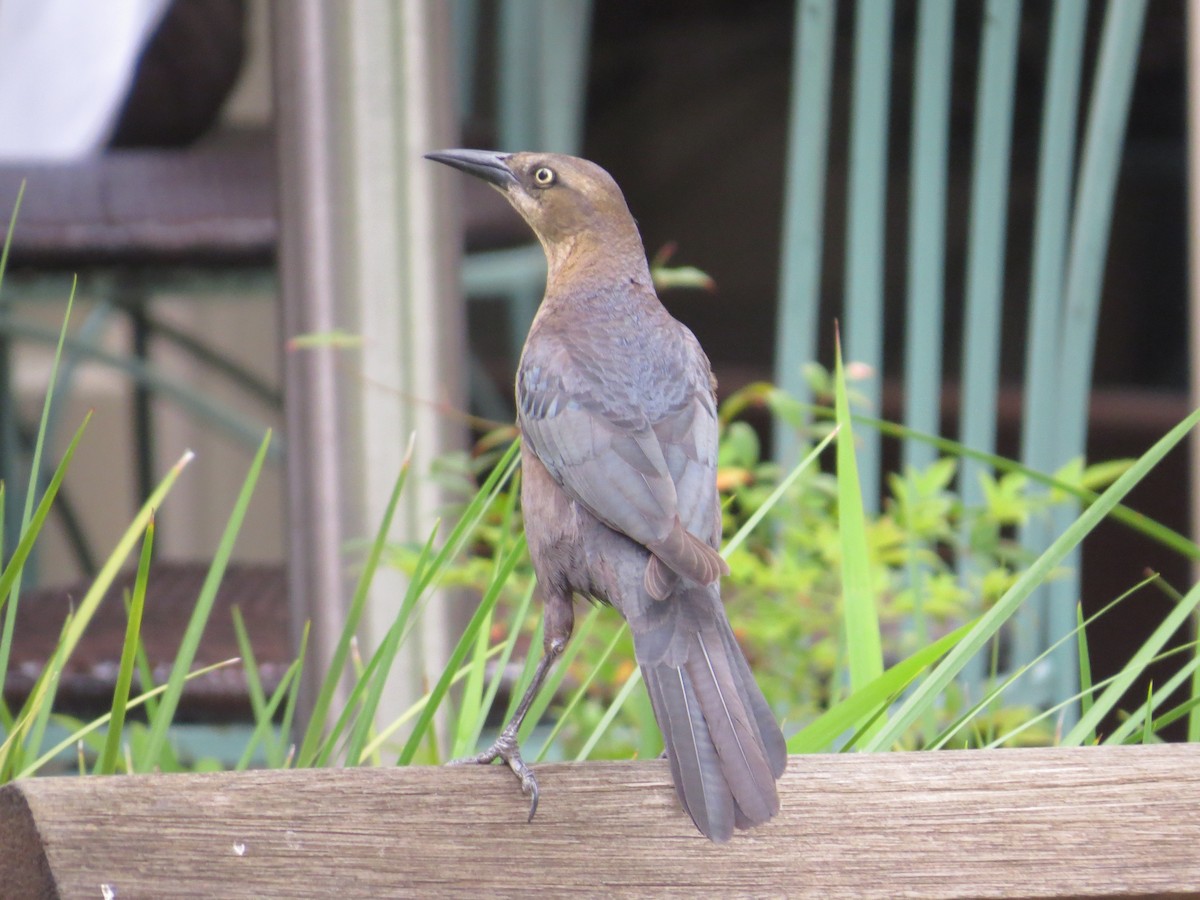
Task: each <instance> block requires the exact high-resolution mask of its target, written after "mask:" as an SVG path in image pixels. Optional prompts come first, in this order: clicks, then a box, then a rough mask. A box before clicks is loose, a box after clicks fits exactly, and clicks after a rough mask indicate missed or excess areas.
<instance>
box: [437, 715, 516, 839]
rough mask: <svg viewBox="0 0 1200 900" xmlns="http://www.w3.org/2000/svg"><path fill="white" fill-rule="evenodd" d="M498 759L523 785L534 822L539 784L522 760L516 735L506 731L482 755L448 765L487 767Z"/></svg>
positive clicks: (456, 760)
mask: <svg viewBox="0 0 1200 900" xmlns="http://www.w3.org/2000/svg"><path fill="white" fill-rule="evenodd" d="M498 759H499V760H503V761H504V764H505V765H506V766H508V767H509V769H511V770H512V773H513V774H514V775H516V776H517V781H519V782H520V783H521V793H522V794H524V795H525V796H527V797H528V798H529V819H528V820H527V821H529V822H532V821H533V816H534V814H535V813H536V812H537V807H538V783H537V779H536V778H535V777H534V775H533V769H531V768H529V764H528V763H526V762H525V760H524V759H522V758H521V748H520V746H519V745H518V744H517V737H516V735H515V734H510V733H509V732H508V731H507V730H506V731H504V732H503V733H502V734H501V735H500V737H498V738H497V739H496V743H494V744H492V746H490V747H488V748H487V749H486V750H484V751H483V752H482V753H480V754H478V755H476V756H465V757H462V758H460V759H452V760H450V762H449V763H447V765H451V766H464V765H470V764H472V763H475V764H478V765H487V764H489V763H493V762H495V761H496V760H498Z"/></svg>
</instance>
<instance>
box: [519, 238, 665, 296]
mask: <svg viewBox="0 0 1200 900" xmlns="http://www.w3.org/2000/svg"><path fill="white" fill-rule="evenodd" d="M542 246H543V247H545V250H546V263H547V267H548V271H547V275H546V293H547V297H549V296H551V295H553V294H555V293H558V292H559V291H560V290H569V291H571V292H580V291H591V290H599V289H603V288H606V287H613V286H616V285H625V284H629V283H630V282H633V283H636V284H641V285H644V286H645V287H647V288H649V287H650V286H651V281H650V266H649V264H648V263H647V262H646V251H645V249H644V248H643V247H642V239H641V236H640V235H639V234H638V233H637V228H636V227H633V226H631V227H630V228H629V229H619V230H618V229H605V230H603V231H595V232H583V233H580V234H575V235H571V236H569V237H564V238H559V239H558V240H556V241H553V242H549V241H543V242H542Z"/></svg>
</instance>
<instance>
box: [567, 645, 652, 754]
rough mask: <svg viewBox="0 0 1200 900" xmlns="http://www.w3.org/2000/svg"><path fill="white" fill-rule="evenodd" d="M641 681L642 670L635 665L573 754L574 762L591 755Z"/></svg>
mask: <svg viewBox="0 0 1200 900" xmlns="http://www.w3.org/2000/svg"><path fill="white" fill-rule="evenodd" d="M641 683H642V670H641V668H637V667H635V668H634V670H633V671H632V672H630V673H629V677H628V678H627V679H625V683H624V684H623V685H621V689H620V690H619V691H617V695H616V696H615V697H613V699H612V703H610V704H609V705H608V709H606V710H605V711H604V715H603V716H602V717H601V719H600V721H599V723H597V725H596V728H595V730H593V731H592V734H591V736H590V737H589V738H588V739H587V741H586V742H585V743H584V745H583V747H581V748H580V750H579V753H577V754H576V755H575V761H576V762H583V761H584V760H585V759H587V758H588V757H589V756H591V753H592V751H593V750H594V749H596V744H598V743H599V742H600V739H601V738H602V737H604V733H605V732H606V731H608V726H609V725H611V724H612V722H613V720H614V719H615V718H616V717H617V713H619V712H620V711H621V707H622V706H624V705H625V701H626V700H628V699H629V696H630V695H631V694H632V693H633V691H634V689H635V688H636V687H637V686H638V685H639V684H641Z"/></svg>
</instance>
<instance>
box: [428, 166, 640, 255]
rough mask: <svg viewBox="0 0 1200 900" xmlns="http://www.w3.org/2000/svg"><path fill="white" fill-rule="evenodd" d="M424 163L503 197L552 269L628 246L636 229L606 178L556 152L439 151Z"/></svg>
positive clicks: (601, 172)
mask: <svg viewBox="0 0 1200 900" xmlns="http://www.w3.org/2000/svg"><path fill="white" fill-rule="evenodd" d="M425 158H426V159H432V160H434V161H436V162H440V163H445V164H446V165H448V166H453V167H454V168H456V169H461V170H462V171H464V172H466V173H468V174H469V175H474V176H475V177H477V178H481V179H483V180H484V181H486V182H487V183H488V184H490V185H492V186H493V187H495V188H496V189H497V190H498V191H500V193H502V194H503V195H504V196H505V197H507V198H508V202H509V203H511V204H512V205H513V207H514V208H515V209H516V210H517V212H519V213H520V214H521V216H522V217H523V218H524V219H525V221H526V222H528V223H529V226H530V227H531V228H532V229H533V231H534V233H535V234H536V235H537V236H538V239H539V240H540V241H541V242H542V245H543V246H544V247H545V248H546V255H547V257H548V258H549V261H550V265H551V267H552V268H553V267H554V266H555V265H556V264H564V263H566V262H567V260H568V259H569V258H570V257H572V256H574V255H575V254H576V252H577V251H579V250H583V249H585V248H590V247H592V246H595V245H600V246H606V247H609V248H610V252H611V250H612V249H615V248H616V247H617V246H618V245H620V244H626V243H629V242H631V241H632V242H633V245H634V246H636V248H637V255H639V256H641V258H642V259H643V260H644V258H645V257H644V254H643V252H642V250H641V237H640V236H639V235H638V232H637V224H636V223H635V222H634V220H633V216H632V215H630V212H629V207H628V206H626V205H625V197H624V196H623V195H622V194H621V189H620V188H619V187H617V183H616V182H615V181H613V179H612V176H611V175H609V174H608V173H607V172H605V171H604V170H603V169H602V168H600V167H599V166H598V165H596V164H595V163H593V162H589V161H588V160H586V159H579V158H578V157H575V156H564V155H562V154H558V153H533V152H524V153H495V152H492V151H488V150H442V151H439V152H437V153H427V154H426V155H425Z"/></svg>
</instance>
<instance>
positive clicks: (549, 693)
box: [518, 610, 598, 743]
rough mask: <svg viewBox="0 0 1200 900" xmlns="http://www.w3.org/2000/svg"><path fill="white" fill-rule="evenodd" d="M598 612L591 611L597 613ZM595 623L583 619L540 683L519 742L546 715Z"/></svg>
mask: <svg viewBox="0 0 1200 900" xmlns="http://www.w3.org/2000/svg"><path fill="white" fill-rule="evenodd" d="M597 611H598V610H592V612H597ZM595 623H596V617H595V616H594V615H591V616H588V617H587V618H585V619H584V620H583V621H582V622H581V623H580V624H579V625H578V626H577V627H576V628H575V635H574V637H573V638H572V640H571V641H570V642H569V643H568V644H567V647H566V649H565V650H564V651H563V654H562V656H561V657H560V658H559V660H558V661H557V662H556V663H555V664H554V668H552V669H551V670H550V672H549V674H547V675H546V680H545V681H544V682H543V683H542V689H541V690H540V691H538V696H537V697H536V698H535V699H534V701H533V703H531V704H530V705H529V712H528V713H527V714H526V716H525V721H524V722H522V723H521V731H520V733H519V734H518V738H519V740H520V741H521V742H522V743H524V742H525V741H527V740H529V736H530V735H531V734H532V733H533V729H534V728H536V727H537V726H538V723H540V722H541V721H542V717H543V716H544V715H545V714H546V710H547V709H548V708H549V706H550V704H551V703H553V702H554V698H555V697H557V696H558V689H559V687H561V686H562V681H563V679H564V678H566V677H567V672H568V671H570V665H571V661H572V660H574V659H575V657H576V656H578V655H579V651H580V650H582V649H583V645H584V642H585V641H586V640H587V637H588V634H589V633H590V632H591V630H592V626H594V625H595Z"/></svg>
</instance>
